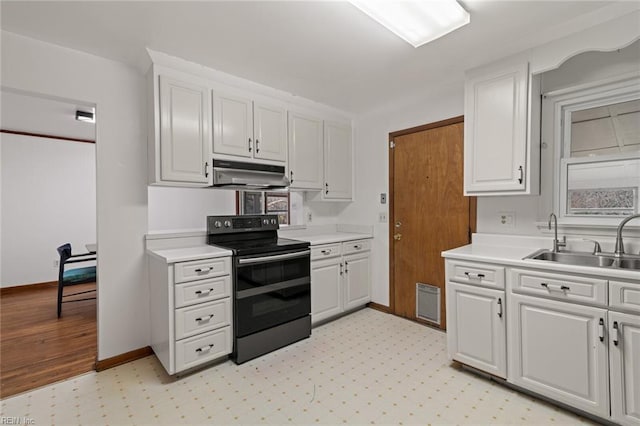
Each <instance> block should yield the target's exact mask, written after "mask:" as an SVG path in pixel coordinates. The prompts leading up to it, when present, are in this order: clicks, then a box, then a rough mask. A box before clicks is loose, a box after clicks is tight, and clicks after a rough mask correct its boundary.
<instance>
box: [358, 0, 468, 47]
mask: <svg viewBox="0 0 640 426" xmlns="http://www.w3.org/2000/svg"><path fill="white" fill-rule="evenodd" d="M350 3H351V4H353V5H354V6H355V7H357V8H358V9H360V10H362V11H363V12H364V13H366V14H367V15H369V16H370V17H372V18H373V19H375V20H376V21H378V22H379V23H380V24H382V25H383V26H385V27H386V28H387V29H388V30H389V31H391V32H393V33H394V34H396V35H397V36H399V37H400V38H402V39H403V40H405V41H406V42H408V43H410V44H411V45H413V47H419V46H422V45H423V44H425V43H428V42H430V41H433V40H435V39H437V38H440V37H442V36H443V35H445V34H448V33H450V32H451V31H453V30H457V29H458V28H460V27H462V26H463V25H466V24H468V23H469V21H470V17H469V13H468V12H467V11H466V10H464V9H463V8H462V6H460V5H459V4H458V2H457V1H456V0H423V1H401V0H350Z"/></svg>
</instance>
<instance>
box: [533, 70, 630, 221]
mask: <svg viewBox="0 0 640 426" xmlns="http://www.w3.org/2000/svg"><path fill="white" fill-rule="evenodd" d="M544 102H545V104H546V108H553V111H554V112H553V114H554V123H555V125H554V129H555V130H554V140H556V141H559V142H560V143H558V144H556V153H555V157H556V165H557V167H558V168H559V169H558V170H557V174H556V176H557V178H556V185H555V187H556V200H555V204H556V208H555V210H557V211H559V213H560V217H561V218H563V219H565V220H568V221H570V222H578V223H585V224H587V223H591V224H596V223H604V222H602V220H606V218H613V219H617V221H619V219H620V218H621V217H624V216H628V215H630V214H635V213H638V211H639V208H638V192H639V188H640V78H638V77H637V75H636V76H634V77H631V78H627V79H626V80H620V81H617V82H613V83H609V84H605V85H599V86H595V87H590V88H582V89H579V90H570V91H563V92H562V93H560V94H556V95H553V94H549V96H548V97H547V99H545V101H544Z"/></svg>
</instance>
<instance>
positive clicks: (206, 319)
mask: <svg viewBox="0 0 640 426" xmlns="http://www.w3.org/2000/svg"><path fill="white" fill-rule="evenodd" d="M213 317H215V315H214V314H211V315H207V316H206V317H200V318H196V322H204V321H209V320H210V319H211V318H213Z"/></svg>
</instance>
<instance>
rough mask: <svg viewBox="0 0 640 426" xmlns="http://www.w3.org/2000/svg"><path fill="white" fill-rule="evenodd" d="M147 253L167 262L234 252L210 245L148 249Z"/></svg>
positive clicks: (221, 255)
mask: <svg viewBox="0 0 640 426" xmlns="http://www.w3.org/2000/svg"><path fill="white" fill-rule="evenodd" d="M147 253H148V254H149V255H150V256H153V257H155V258H156V259H159V260H161V261H163V262H165V263H167V264H169V263H176V262H187V261H191V260H202V259H213V258H217V257H226V256H231V255H232V254H233V253H232V252H231V250H227V249H223V248H220V247H215V246H210V245H199V246H193V247H181V248H170V249H156V250H152V249H148V250H147Z"/></svg>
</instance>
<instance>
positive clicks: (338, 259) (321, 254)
mask: <svg viewBox="0 0 640 426" xmlns="http://www.w3.org/2000/svg"><path fill="white" fill-rule="evenodd" d="M370 250H371V242H370V241H369V240H358V241H349V242H344V243H334V244H324V245H318V246H312V247H311V322H312V323H313V324H316V323H318V322H319V321H323V320H326V319H329V318H332V317H335V316H337V315H340V314H341V313H343V312H345V311H349V310H351V309H355V308H358V307H360V306H364V305H366V304H367V303H368V302H370V301H371V252H370Z"/></svg>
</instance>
